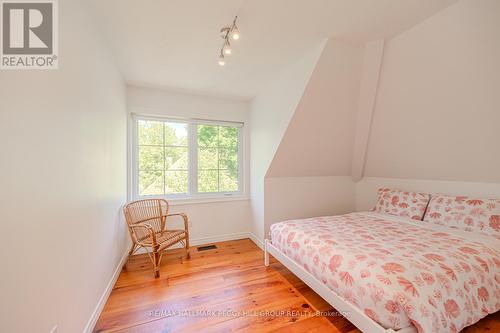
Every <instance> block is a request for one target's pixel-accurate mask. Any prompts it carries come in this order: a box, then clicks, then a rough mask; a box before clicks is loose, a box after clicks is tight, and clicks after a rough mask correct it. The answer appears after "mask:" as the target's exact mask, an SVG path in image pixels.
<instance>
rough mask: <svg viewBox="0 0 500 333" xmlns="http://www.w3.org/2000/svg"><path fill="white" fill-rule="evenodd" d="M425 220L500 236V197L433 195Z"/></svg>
mask: <svg viewBox="0 0 500 333" xmlns="http://www.w3.org/2000/svg"><path fill="white" fill-rule="evenodd" d="M424 221H426V222H432V223H436V224H442V225H446V226H448V227H451V228H457V229H461V230H465V231H473V232H483V233H487V234H489V235H492V236H495V237H499V236H500V199H476V198H470V197H466V196H446V195H436V196H432V199H431V202H430V203H429V207H428V208H427V212H426V213H425V217H424Z"/></svg>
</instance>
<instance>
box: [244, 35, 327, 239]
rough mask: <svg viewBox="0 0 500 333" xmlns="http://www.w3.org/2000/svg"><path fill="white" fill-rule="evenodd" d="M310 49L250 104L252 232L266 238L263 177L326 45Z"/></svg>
mask: <svg viewBox="0 0 500 333" xmlns="http://www.w3.org/2000/svg"><path fill="white" fill-rule="evenodd" d="M324 45H325V44H324V42H323V43H321V44H319V45H317V46H316V47H315V48H313V49H311V50H310V51H309V53H307V54H306V55H305V56H304V57H302V58H301V60H300V61H298V62H297V63H295V64H294V65H293V66H291V67H289V68H287V69H286V70H285V71H284V72H282V73H280V75H279V77H278V78H277V79H276V80H275V81H273V82H270V83H269V84H268V85H267V86H265V87H263V89H262V91H261V93H260V94H259V95H258V96H256V97H255V98H254V99H253V100H252V103H251V106H250V129H251V133H250V138H251V139H250V140H251V144H250V145H251V147H250V191H251V204H252V227H251V232H252V233H253V235H254V236H255V238H256V241H257V242H262V241H263V239H264V177H265V175H266V172H267V170H268V168H269V165H270V163H271V161H272V159H273V157H274V154H275V152H276V149H277V147H278V145H279V143H280V141H281V139H282V136H283V134H284V133H285V131H286V128H287V126H288V123H289V122H290V119H291V117H292V115H293V113H294V111H295V109H296V107H297V104H298V102H299V101H300V98H301V97H302V95H303V92H304V89H305V87H306V85H307V82H308V81H309V77H310V76H311V73H312V71H313V69H314V67H315V65H316V63H317V61H318V58H319V56H320V54H321V52H322V50H323V48H324Z"/></svg>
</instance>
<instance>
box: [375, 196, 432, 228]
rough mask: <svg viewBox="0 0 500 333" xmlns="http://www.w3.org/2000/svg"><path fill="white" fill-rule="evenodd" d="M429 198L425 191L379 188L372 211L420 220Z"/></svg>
mask: <svg viewBox="0 0 500 333" xmlns="http://www.w3.org/2000/svg"><path fill="white" fill-rule="evenodd" d="M430 198H431V196H430V194H427V193H415V192H407V191H400V190H394V189H389V188H381V189H379V190H378V199H377V204H376V205H375V208H374V209H373V211H375V212H377V213H382V214H389V215H395V216H401V217H406V218H409V219H412V220H418V221H422V219H423V217H424V213H425V209H426V208H427V204H428V203H429V200H430Z"/></svg>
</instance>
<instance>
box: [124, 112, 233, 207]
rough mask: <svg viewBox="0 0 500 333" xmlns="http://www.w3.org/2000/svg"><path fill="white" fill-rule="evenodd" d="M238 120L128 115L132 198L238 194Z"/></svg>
mask: <svg viewBox="0 0 500 333" xmlns="http://www.w3.org/2000/svg"><path fill="white" fill-rule="evenodd" d="M241 132H242V124H239V123H225V122H212V121H201V120H189V121H188V120H186V121H183V120H166V119H160V118H150V117H140V116H136V117H134V134H133V148H134V150H133V151H134V153H133V154H132V155H133V164H134V167H133V175H132V179H133V186H132V187H133V192H134V197H136V198H138V197H147V196H156V197H158V196H161V197H169V198H176V197H177V198H191V197H193V198H199V197H209V196H216V195H224V196H230V195H234V194H240V193H241V192H242V183H241V179H242V168H241V164H242V163H241V156H242V155H241V152H242V149H241V147H242V140H241V138H242V134H241Z"/></svg>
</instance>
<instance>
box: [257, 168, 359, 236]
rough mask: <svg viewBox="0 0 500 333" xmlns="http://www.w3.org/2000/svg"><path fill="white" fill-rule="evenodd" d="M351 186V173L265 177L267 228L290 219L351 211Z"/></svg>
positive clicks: (352, 207)
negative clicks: (344, 174) (345, 174)
mask: <svg viewBox="0 0 500 333" xmlns="http://www.w3.org/2000/svg"><path fill="white" fill-rule="evenodd" d="M354 189H355V187H354V183H353V181H352V179H351V177H350V176H323V177H273V178H266V179H265V206H266V228H269V226H270V225H271V224H273V223H275V222H279V221H284V220H289V219H298V218H307V217H314V216H326V215H338V214H346V213H350V212H352V211H354ZM266 232H267V231H266Z"/></svg>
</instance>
